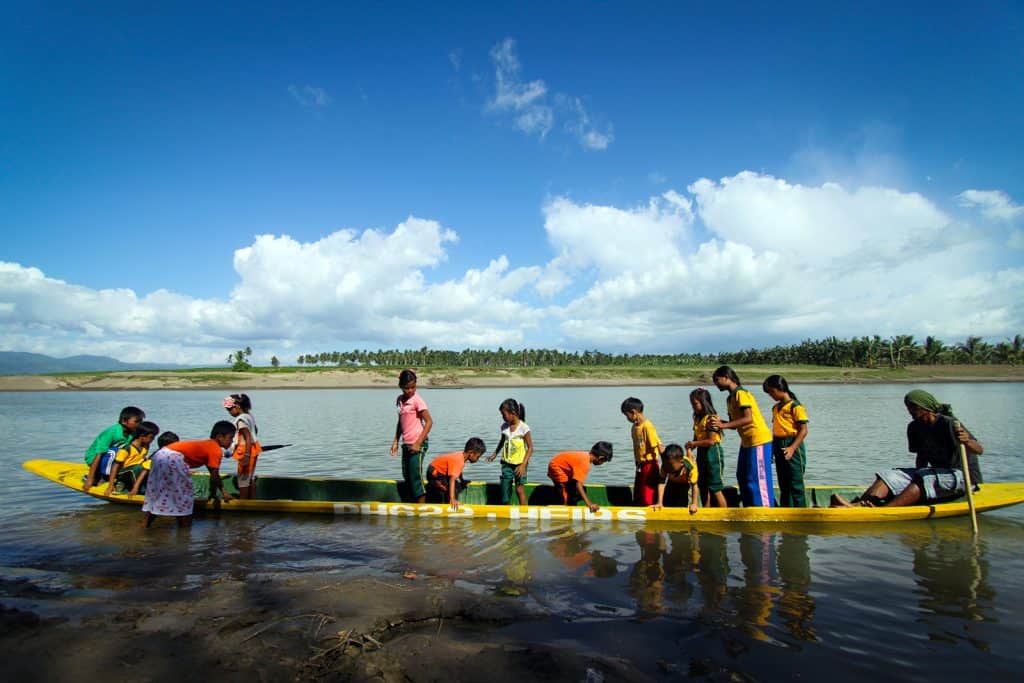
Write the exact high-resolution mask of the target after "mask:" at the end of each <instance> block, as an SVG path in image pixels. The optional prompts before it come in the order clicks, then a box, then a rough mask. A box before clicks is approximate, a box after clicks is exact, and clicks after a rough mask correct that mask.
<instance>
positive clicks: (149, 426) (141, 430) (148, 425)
mask: <svg viewBox="0 0 1024 683" xmlns="http://www.w3.org/2000/svg"><path fill="white" fill-rule="evenodd" d="M159 433H160V427H159V426H157V424H156V423H155V422H143V423H142V424H140V425H139V426H138V427H136V428H135V436H156V435H157V434H159Z"/></svg>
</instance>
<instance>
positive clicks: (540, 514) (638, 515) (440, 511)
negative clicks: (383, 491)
mask: <svg viewBox="0 0 1024 683" xmlns="http://www.w3.org/2000/svg"><path fill="white" fill-rule="evenodd" d="M505 512H507V515H499V518H507V519H509V520H512V521H518V520H534V521H542V522H546V521H559V520H564V521H573V522H590V521H599V522H600V521H605V522H610V521H614V520H618V521H622V522H643V521H646V519H647V510H645V509H643V508H632V509H620V510H609V509H607V508H604V509H600V510H598V511H597V512H591V511H590V510H589V509H587V508H585V507H569V506H566V505H545V506H540V505H531V506H528V507H525V508H522V507H518V506H511V507H509V508H507V509H506V510H505ZM334 514H336V515H376V516H380V517H449V518H461V519H469V518H473V517H477V516H479V517H486V516H488V514H487V513H482V512H481V513H479V514H478V513H477V512H476V511H475V510H474V509H473V507H472V506H470V505H460V506H459V509H458V510H453V509H452V508H451V507H450V506H448V505H417V504H413V503H335V504H334ZM493 515H494V513H493V512H491V513H490V516H491V518H492V519H493V518H494V517H493Z"/></svg>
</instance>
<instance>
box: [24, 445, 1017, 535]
mask: <svg viewBox="0 0 1024 683" xmlns="http://www.w3.org/2000/svg"><path fill="white" fill-rule="evenodd" d="M23 467H24V468H25V469H27V470H28V471H29V472H32V473H33V474H37V475H39V476H40V477H42V478H44V479H48V480H50V481H53V482H56V483H58V484H61V485H63V486H67V487H68V488H71V489H75V490H77V491H81V490H82V482H83V479H84V477H85V475H86V473H87V468H86V466H85V464H83V463H69V462H59V461H54V460H29V461H27V462H25V463H24V464H23ZM192 478H193V483H194V485H195V491H196V507H197V508H200V509H203V508H208V507H212V505H213V503H212V502H211V501H209V500H207V497H208V495H209V489H210V486H209V476H208V475H207V474H205V473H195V474H193V475H192ZM225 486H226V488H227V490H228V492H229V493H235V492H236V491H237V488H236V487H235V482H234V477H233V476H228V477H225ZM403 488H404V484H403V483H401V482H396V481H393V480H388V479H329V478H320V477H276V476H260V477H258V478H257V485H256V495H257V496H258V498H257V499H255V500H232V501H230V502H228V503H225V504H223V505H222V506H221V511H222V512H277V513H315V514H327V515H375V516H382V517H424V518H427V517H446V518H452V519H483V520H499V519H500V520H570V521H589V520H595V521H597V520H604V521H619V522H645V521H649V520H650V521H677V522H687V523H690V524H700V523H721V522H734V523H755V522H787V523H788V522H801V523H817V524H821V523H827V524H831V523H858V524H863V523H866V522H869V523H877V522H895V521H907V520H915V519H938V518H942V517H959V516H963V515H966V514H968V512H969V510H968V506H967V501H966V499H961V500H957V501H952V502H948V503H942V504H939V505H915V506H911V507H880V508H862V507H853V508H829V507H828V503H829V497H830V496H831V495H832V494H833V493H838V494H840V495H842V496H844V497H847V498H851V497H853V496H856V495H858V494H859V493H861V492H862V491H863V490H864V486H808V487H807V497H808V505H809V507H805V508H743V507H729V508H701V509H699V510H698V511H697V513H696V514H693V515H691V514H690V513H689V511H688V510H687V509H686V508H685V507H666V508H662V509H661V510H652V509H650V508H644V507H636V506H633V505H631V504H630V502H631V501H632V492H631V491H630V487H628V486H602V485H593V486H587V495H588V497H590V499H591V500H592V501H593V502H595V503H597V504H598V505H600V506H601V509H600V510H598V511H597V512H591V511H590V510H588V509H587V508H585V507H583V506H576V507H570V506H565V505H561V504H555V503H556V502H559V501H557V499H556V497H555V496H556V493H555V491H554V489H553V488H552V487H551V486H548V485H541V484H528V485H527V487H526V490H527V496H528V499H527V500H528V501H529V505H526V506H519V505H501V504H500V503H501V494H500V491H499V488H498V485H497V484H494V483H486V482H473V483H471V484H470V485H469V486H468V487H467V489H466V490H465V491H463V492H462V494H461V495H460V496H459V499H460V503H461V505H460V506H459V508H458V509H457V510H453V509H452V508H451V507H450V506H449V505H446V504H435V503H426V504H416V503H407V502H403V500H404V499H406V498H407V497H406V496H403ZM106 489H107V484H106V483H105V482H104V483H102V484H100V485H98V486H94V487H92V488H91V489H90V490H89V491H87V492H86V493H88V494H89V495H90V496H92V497H94V498H99V499H101V500H106V501H110V502H112V503H122V504H127V505H137V506H141V505H142V502H143V497H142V496H140V495H136V496H132V497H129V496H128V495H127V494H125V493H113V494H112V495H110V496H107V495H104V492H105V491H106ZM727 496H728V497H731V498H732V499H733V501H735V498H736V491H735V489H732V490H727ZM1021 502H1024V482H1009V483H995V484H985V485H984V486H982V488H981V490H980V491H979V492H977V493H976V494H975V495H974V503H975V507H976V508H977V510H978V511H979V512H985V511H988V510H995V509H997V508H1002V507H1007V506H1009V505H1017V504H1018V503H1021Z"/></svg>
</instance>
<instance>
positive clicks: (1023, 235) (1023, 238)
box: [1006, 230, 1024, 249]
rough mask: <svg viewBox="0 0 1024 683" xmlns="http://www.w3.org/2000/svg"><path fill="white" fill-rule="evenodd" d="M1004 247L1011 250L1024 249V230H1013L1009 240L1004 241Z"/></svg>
mask: <svg viewBox="0 0 1024 683" xmlns="http://www.w3.org/2000/svg"><path fill="white" fill-rule="evenodd" d="M1006 246H1008V247H1010V248H1011V249H1024V230H1014V231H1013V232H1011V233H1010V238H1009V239H1008V240H1006Z"/></svg>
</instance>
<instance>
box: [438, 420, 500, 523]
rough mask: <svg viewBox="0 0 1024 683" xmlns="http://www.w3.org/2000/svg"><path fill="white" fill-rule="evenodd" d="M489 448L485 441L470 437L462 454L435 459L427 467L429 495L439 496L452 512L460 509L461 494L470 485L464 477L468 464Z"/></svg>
mask: <svg viewBox="0 0 1024 683" xmlns="http://www.w3.org/2000/svg"><path fill="white" fill-rule="evenodd" d="M486 450H487V447H486V446H484V442H483V439H481V438H479V437H476V436H474V437H470V439H469V440H468V441H466V445H465V446H464V447H463V449H462V452H461V453H445V454H443V455H439V456H437V457H436V458H434V459H433V460H432V461H431V462H430V466H429V467H427V489H428V493H429V494H434V495H439V496H440V499H441V502H442V503H449V504H450V505H451V507H452V510H458V509H459V492H460V491H462V490H463V489H464V488H466V486H467V485H468V482H467V481H466V480H465V479H464V478H463V477H462V473H463V471H464V470H465V468H466V463H467V462H476V461H477V460H479V459H480V456H481V455H483V454H484V451H486Z"/></svg>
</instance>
